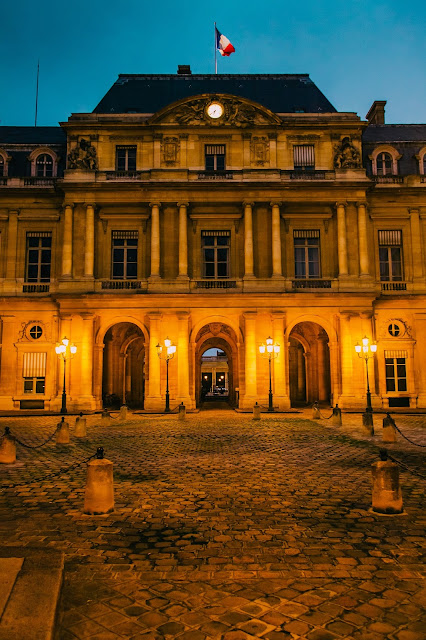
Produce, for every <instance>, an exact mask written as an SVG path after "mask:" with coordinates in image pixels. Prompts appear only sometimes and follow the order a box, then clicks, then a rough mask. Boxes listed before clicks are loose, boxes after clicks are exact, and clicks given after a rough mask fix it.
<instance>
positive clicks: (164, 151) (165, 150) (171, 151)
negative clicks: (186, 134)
mask: <svg viewBox="0 0 426 640" xmlns="http://www.w3.org/2000/svg"><path fill="white" fill-rule="evenodd" d="M179 151H180V143H179V138H177V137H175V136H165V137H164V138H163V140H162V143H161V160H162V162H163V164H165V165H167V166H173V165H176V164H178V162H179Z"/></svg>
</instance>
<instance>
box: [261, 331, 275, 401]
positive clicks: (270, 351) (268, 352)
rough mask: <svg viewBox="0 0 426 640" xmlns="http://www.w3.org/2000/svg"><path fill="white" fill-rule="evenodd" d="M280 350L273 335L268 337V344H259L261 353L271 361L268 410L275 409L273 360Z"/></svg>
mask: <svg viewBox="0 0 426 640" xmlns="http://www.w3.org/2000/svg"><path fill="white" fill-rule="evenodd" d="M279 352H280V345H279V344H275V343H274V341H273V340H272V338H271V337H269V338H266V344H261V345H259V353H260V355H261V356H262V358H267V359H268V362H269V405H268V411H273V410H274V402H273V396H272V371H271V369H272V367H271V362H272V360H275V358H277V357H278V354H279Z"/></svg>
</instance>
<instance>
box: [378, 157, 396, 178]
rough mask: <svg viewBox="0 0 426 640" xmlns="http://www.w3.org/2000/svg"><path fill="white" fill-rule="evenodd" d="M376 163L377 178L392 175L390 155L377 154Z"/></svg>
mask: <svg viewBox="0 0 426 640" xmlns="http://www.w3.org/2000/svg"><path fill="white" fill-rule="evenodd" d="M376 163H377V175H378V176H390V175H392V164H393V163H392V156H391V154H390V153H386V152H382V153H379V154H378V156H377V158H376Z"/></svg>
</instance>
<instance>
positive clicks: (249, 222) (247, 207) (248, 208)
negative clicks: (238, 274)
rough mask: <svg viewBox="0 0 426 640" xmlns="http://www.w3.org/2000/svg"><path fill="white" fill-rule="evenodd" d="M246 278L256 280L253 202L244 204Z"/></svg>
mask: <svg viewBox="0 0 426 640" xmlns="http://www.w3.org/2000/svg"><path fill="white" fill-rule="evenodd" d="M243 204H244V278H248V279H252V278H254V270H253V202H244V203H243Z"/></svg>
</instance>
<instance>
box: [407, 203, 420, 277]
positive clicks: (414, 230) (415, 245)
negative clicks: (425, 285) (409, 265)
mask: <svg viewBox="0 0 426 640" xmlns="http://www.w3.org/2000/svg"><path fill="white" fill-rule="evenodd" d="M409 212H410V228H411V255H412V260H413V279H414V280H422V279H423V256H422V231H421V227H420V212H419V210H418V209H410V210H409Z"/></svg>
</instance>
